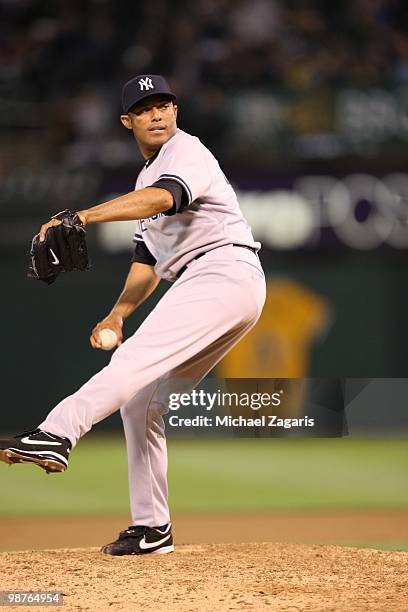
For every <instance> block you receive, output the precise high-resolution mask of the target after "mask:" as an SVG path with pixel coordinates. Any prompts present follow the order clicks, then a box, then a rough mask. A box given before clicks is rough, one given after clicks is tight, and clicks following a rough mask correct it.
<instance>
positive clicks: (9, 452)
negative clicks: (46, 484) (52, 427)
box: [0, 429, 72, 474]
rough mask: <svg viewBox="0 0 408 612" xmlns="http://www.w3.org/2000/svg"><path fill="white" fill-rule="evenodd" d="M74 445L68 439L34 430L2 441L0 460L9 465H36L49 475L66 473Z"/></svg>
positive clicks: (0, 443) (0, 442)
mask: <svg viewBox="0 0 408 612" xmlns="http://www.w3.org/2000/svg"><path fill="white" fill-rule="evenodd" d="M71 448H72V444H71V442H70V441H69V440H67V439H66V438H60V437H59V436H54V434H50V433H47V432H46V431H41V430H40V429H34V430H33V431H25V432H24V433H22V434H20V435H18V436H15V437H14V438H11V439H9V440H0V460H1V461H5V462H6V463H9V464H10V465H11V464H12V463H34V464H35V465H38V466H40V467H41V468H43V470H45V471H46V472H47V474H48V473H50V472H64V471H65V470H66V469H67V467H68V455H69V452H70V450H71Z"/></svg>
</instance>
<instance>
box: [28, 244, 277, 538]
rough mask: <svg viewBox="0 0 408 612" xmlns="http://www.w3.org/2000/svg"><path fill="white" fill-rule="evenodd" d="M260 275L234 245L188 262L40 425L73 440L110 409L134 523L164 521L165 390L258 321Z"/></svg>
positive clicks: (211, 361) (203, 369)
mask: <svg viewBox="0 0 408 612" xmlns="http://www.w3.org/2000/svg"><path fill="white" fill-rule="evenodd" d="M264 302H265V279H264V276H263V272H262V269H261V266H260V264H259V260H258V257H257V256H256V255H255V254H254V253H252V252H251V251H249V250H248V249H243V248H239V247H233V246H226V247H221V248H218V249H214V250H213V251H209V252H208V253H207V254H206V255H205V256H204V257H201V258H200V259H198V260H196V261H193V262H192V263H191V264H190V265H189V266H188V268H187V270H186V271H185V272H184V273H183V274H182V276H181V278H180V279H179V280H177V281H176V282H175V283H174V284H173V285H172V286H171V287H170V289H169V290H168V291H167V293H166V294H165V295H164V296H163V297H162V299H161V300H160V302H159V303H158V304H157V306H156V307H155V308H154V309H153V310H152V312H151V313H150V315H149V316H148V317H147V318H146V319H145V321H144V322H143V324H142V325H141V326H140V327H139V329H138V330H137V331H136V333H135V334H134V335H133V336H131V337H130V338H129V339H128V340H126V341H125V342H124V343H123V344H122V345H121V346H120V347H119V348H118V349H117V350H116V351H115V352H114V354H113V356H112V359H111V361H110V363H109V365H107V366H106V367H105V368H103V369H102V370H101V371H100V372H98V373H97V374H95V376H93V377H92V378H91V379H90V380H89V381H88V382H87V383H85V384H84V385H83V386H82V387H81V388H80V389H78V391H77V392H76V393H74V394H73V395H70V396H69V397H67V398H66V399H64V400H63V401H62V402H60V403H59V404H58V405H57V406H56V407H55V408H54V409H53V410H52V411H51V412H50V413H49V415H48V417H47V418H46V419H45V421H43V423H41V424H40V425H39V428H40V429H42V430H44V431H48V432H50V433H52V434H55V435H57V436H61V437H65V438H68V439H69V440H70V441H71V442H72V444H73V445H75V444H76V443H77V441H78V440H79V438H81V437H82V436H83V435H85V434H86V433H87V432H88V431H89V430H90V429H91V427H92V425H94V424H95V423H98V422H99V421H101V420H103V419H104V418H106V417H107V416H109V415H110V414H112V413H113V412H115V411H116V410H119V408H120V409H121V415H122V419H123V424H124V430H125V435H126V443H127V451H128V464H129V488H130V500H131V510H132V521H133V524H135V525H136V524H138V525H147V526H150V527H154V526H158V525H164V524H165V523H167V522H168V521H169V509H168V504H167V477H166V472H167V451H166V441H165V433H164V422H163V417H162V415H163V414H164V413H165V412H167V410H168V406H167V398H168V395H169V392H176V391H177V392H180V391H184V390H185V391H189V390H191V389H192V388H194V386H195V385H196V384H198V382H199V381H200V380H201V379H202V378H203V377H204V376H205V375H206V374H207V373H208V372H209V371H210V370H211V369H212V368H213V367H214V366H215V365H216V363H218V362H219V361H220V360H221V359H222V357H223V356H224V355H225V354H226V353H227V352H228V351H229V350H230V349H231V348H232V347H233V346H234V345H235V344H236V343H237V342H238V341H239V339H240V338H242V336H243V335H245V334H246V333H247V332H248V331H249V330H250V329H251V327H253V325H255V323H256V321H257V320H258V318H259V316H260V313H261V311H262V307H263V304H264ZM181 387H182V388H181Z"/></svg>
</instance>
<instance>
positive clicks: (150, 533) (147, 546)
mask: <svg viewBox="0 0 408 612" xmlns="http://www.w3.org/2000/svg"><path fill="white" fill-rule="evenodd" d="M173 551H174V546H173V535H172V533H171V523H167V525H163V526H162V527H145V526H143V525H131V526H130V527H128V528H127V529H126V530H125V531H121V532H120V534H119V537H118V539H117V540H116V541H115V542H111V543H110V544H106V546H102V548H101V552H103V553H105V554H107V555H146V554H149V553H158V554H161V555H164V554H166V553H170V552H173Z"/></svg>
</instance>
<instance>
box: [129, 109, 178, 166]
mask: <svg viewBox="0 0 408 612" xmlns="http://www.w3.org/2000/svg"><path fill="white" fill-rule="evenodd" d="M120 119H121V121H122V123H123V125H124V126H125V127H127V128H128V129H129V130H133V134H134V137H135V139H136V141H137V143H138V145H139V147H140V150H141V152H142V155H143V156H144V157H145V158H146V159H147V158H148V157H150V156H151V155H152V153H155V152H156V151H157V150H158V149H160V147H161V146H162V145H164V144H165V143H166V142H167V141H168V140H169V139H170V138H171V137H172V136H174V134H175V133H176V129H177V123H176V120H177V106H175V105H174V104H173V102H171V101H170V100H168V99H165V98H160V97H158V98H148V99H147V100H145V101H144V102H143V101H142V103H141V104H138V105H137V106H135V107H134V108H133V109H132V111H131V112H129V113H128V114H127V115H122V116H121V118H120Z"/></svg>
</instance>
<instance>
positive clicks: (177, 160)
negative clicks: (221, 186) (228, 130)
mask: <svg viewBox="0 0 408 612" xmlns="http://www.w3.org/2000/svg"><path fill="white" fill-rule="evenodd" d="M157 180H159V181H160V180H172V181H175V182H177V183H179V184H180V185H181V186H182V187H183V189H184V191H185V193H186V195H187V205H188V206H189V205H190V204H191V203H192V202H194V200H197V199H198V198H201V197H203V196H204V195H205V193H206V191H207V189H208V187H209V185H210V181H211V177H210V171H209V169H208V165H207V160H206V158H205V153H204V150H203V147H202V145H201V143H200V142H199V141H198V140H197V141H195V140H192V141H184V140H180V141H178V142H177V144H175V146H174V147H172V148H171V149H169V150H168V151H166V155H165V156H163V159H162V160H161V172H160V176H159V177H158V179H157Z"/></svg>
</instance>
